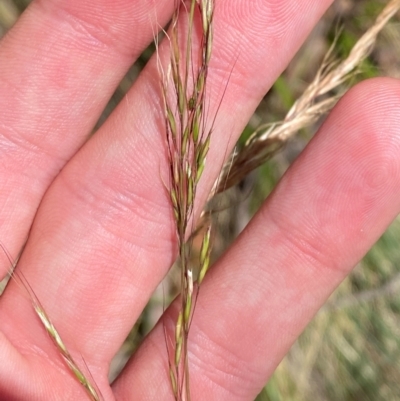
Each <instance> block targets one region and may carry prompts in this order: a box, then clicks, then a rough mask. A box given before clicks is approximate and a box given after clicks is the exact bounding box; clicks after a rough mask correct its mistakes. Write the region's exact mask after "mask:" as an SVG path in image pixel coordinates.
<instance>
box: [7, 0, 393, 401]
mask: <svg viewBox="0 0 400 401" xmlns="http://www.w3.org/2000/svg"><path fill="white" fill-rule="evenodd" d="M330 3H331V2H330V1H311V0H308V1H306V0H303V1H298V2H289V1H285V2H282V1H276V2H274V1H269V2H267V1H264V2H252V3H250V2H249V1H248V0H246V1H242V0H241V1H236V2H232V1H228V0H226V1H221V2H218V4H217V10H216V16H215V41H214V49H215V50H214V53H213V59H212V64H211V67H210V78H209V79H210V81H209V83H210V88H212V90H209V92H208V93H209V95H210V96H211V105H212V107H214V109H216V108H217V106H218V102H219V98H218V96H220V94H221V91H220V90H219V89H220V88H221V87H223V86H224V84H225V83H224V81H223V80H224V79H226V78H227V77H228V75H229V72H230V70H231V69H232V64H233V60H236V59H237V61H236V63H235V66H234V70H233V73H232V76H231V78H230V80H229V84H228V88H227V91H226V93H225V96H224V99H223V102H222V104H221V107H220V109H219V110H218V115H217V121H216V124H215V129H214V132H213V140H212V146H211V150H210V155H209V158H208V159H209V160H211V161H213V163H208V165H207V171H206V173H205V176H204V185H203V187H202V188H201V189H200V191H199V199H203V200H204V199H205V197H206V193H207V187H208V188H209V187H210V185H211V184H212V182H213V180H214V178H215V176H216V175H217V172H218V171H217V170H218V167H219V166H220V165H221V164H222V158H223V155H224V154H226V149H227V147H229V146H231V145H232V143H233V142H234V141H235V140H236V139H237V137H238V135H239V134H240V132H241V129H242V127H243V126H244V124H245V123H246V122H247V120H248V119H249V117H250V116H251V114H252V112H253V110H254V108H255V107H256V105H257V104H258V102H259V101H260V99H261V98H262V96H263V95H264V93H265V92H266V91H267V90H268V88H269V87H270V86H271V84H272V83H273V81H274V80H275V79H276V77H277V76H278V75H279V73H280V72H281V71H282V70H283V68H284V67H285V66H286V64H287V62H288V61H289V60H290V59H291V58H292V56H293V54H294V52H295V51H296V50H297V48H298V47H299V46H300V44H301V42H302V41H303V40H304V38H305V37H306V36H307V34H308V33H309V31H310V30H311V29H312V27H313V25H314V24H315V23H316V22H317V20H318V19H319V18H320V16H321V14H322V13H323V12H324V10H325V9H326V8H327V7H328V6H329V4H330ZM173 5H174V2H171V1H164V0H160V1H158V2H156V3H155V4H148V2H143V1H142V2H140V1H132V0H130V1H126V0H116V1H113V2H111V1H107V0H98V1H96V2H94V1H86V2H78V1H76V0H72V1H71V0H70V1H62V0H53V1H50V0H47V1H46V0H43V1H41V2H39V1H36V2H34V3H33V4H32V6H31V7H30V9H29V10H28V11H27V12H26V13H25V14H24V15H23V17H22V18H21V19H20V21H19V22H18V24H17V25H16V26H15V27H14V28H13V29H12V31H10V33H9V34H8V36H7V37H6V38H5V39H3V41H2V42H1V44H0V60H2V63H1V64H0V121H1V126H0V133H1V139H0V141H1V142H0V143H1V149H2V151H1V153H0V157H1V163H0V166H1V167H0V177H1V180H2V183H3V185H2V189H3V191H2V192H1V194H0V205H1V222H2V225H1V240H2V242H3V243H4V244H5V245H6V246H7V248H8V249H9V251H10V252H11V254H14V255H15V254H17V253H18V250H19V249H20V248H21V246H22V244H23V242H24V241H25V238H26V236H27V235H28V232H29V229H30V226H31V224H32V223H33V226H32V229H31V231H30V232H29V238H28V242H27V244H26V247H25V250H24V253H23V255H22V257H21V260H20V262H19V265H18V270H19V271H21V272H22V273H23V275H24V277H26V279H27V281H28V282H29V284H30V285H31V287H32V288H33V290H34V291H35V293H36V295H37V296H38V298H39V299H40V301H41V303H42V304H43V306H44V308H45V310H46V312H47V313H48V315H49V316H50V317H51V319H52V321H53V323H54V324H55V326H56V327H57V329H58V331H59V332H60V334H61V335H62V337H63V339H64V341H65V343H66V344H67V346H68V348H69V350H70V351H71V353H72V354H73V355H75V356H77V358H76V359H77V360H78V361H79V359H80V356H82V357H83V359H84V360H85V362H86V364H87V366H88V370H89V371H90V373H91V375H92V376H93V379H94V381H95V383H96V384H97V386H98V387H99V388H100V389H101V392H102V395H103V397H104V399H105V400H112V399H114V398H115V399H118V400H136V399H140V400H152V399H154V400H158V399H162V400H168V399H171V400H172V398H173V397H172V391H171V388H170V384H169V381H168V363H167V355H166V350H165V340H164V331H163V326H162V325H163V323H162V322H160V323H159V324H158V326H157V327H156V328H155V329H154V330H153V332H152V333H151V334H150V335H149V337H148V338H147V339H146V340H145V342H144V344H143V345H142V346H141V348H140V349H139V350H138V352H137V353H136V354H135V356H134V357H133V359H132V361H131V362H130V363H129V365H128V366H127V368H126V369H125V371H124V372H123V373H122V375H121V376H120V377H119V378H118V379H117V380H116V381H115V383H113V385H112V386H111V387H110V386H109V384H108V381H107V373H108V367H109V363H110V360H111V358H112V357H113V355H114V354H115V353H116V351H117V350H118V348H119V346H120V345H121V343H122V342H123V340H124V339H125V337H126V335H127V333H128V332H129V330H130V328H131V327H132V325H133V323H134V322H135V320H136V319H137V317H138V316H139V314H140V312H141V311H142V309H143V307H144V305H145V304H146V302H147V300H148V299H149V297H150V295H151V293H152V292H153V290H154V288H155V287H156V286H157V284H158V283H159V282H160V280H161V279H162V277H163V276H164V275H165V273H166V271H167V269H168V268H169V266H170V264H171V262H172V260H173V259H174V257H175V255H176V253H175V245H176V244H175V243H174V225H173V224H174V223H173V219H172V215H171V207H170V203H169V199H168V196H167V195H166V191H165V189H164V186H163V181H162V177H163V173H164V172H166V171H167V160H166V158H165V139H164V137H163V135H164V133H163V128H164V127H163V121H162V119H163V113H162V105H161V101H160V90H159V76H158V72H157V69H156V64H155V60H152V61H151V62H150V63H149V65H148V66H147V68H146V69H145V70H144V71H143V73H142V74H141V76H140V78H139V79H138V81H137V82H136V83H135V85H134V87H133V88H132V90H131V91H130V92H129V93H128V95H127V97H126V99H124V100H123V101H122V102H121V104H120V105H119V106H118V108H117V109H116V110H115V112H114V113H113V114H112V115H111V116H110V117H109V118H108V120H107V121H106V122H105V124H104V125H103V126H102V127H101V128H100V130H99V131H98V132H97V133H96V134H95V135H94V136H93V137H92V138H90V139H89V140H88V141H87V142H86V143H85V144H84V145H83V143H84V141H85V139H86V138H87V136H88V134H89V133H90V131H91V129H92V127H93V126H94V124H95V122H96V121H97V119H98V117H99V115H100V114H101V112H102V110H103V108H104V106H105V104H106V103H107V100H108V99H109V97H110V95H111V94H112V92H113V91H114V89H115V87H116V85H117V83H118V82H119V81H120V79H121V78H122V77H123V75H124V73H125V72H126V70H127V69H128V67H129V66H130V65H131V63H132V62H133V61H134V59H135V58H136V57H137V56H138V55H139V54H140V52H141V51H142V50H143V48H144V47H145V46H146V45H147V44H148V43H149V42H150V41H151V40H152V35H153V29H154V25H153V29H152V24H151V21H153V22H154V15H157V19H158V22H159V23H160V24H161V25H164V24H165V23H166V21H167V20H168V19H169V17H170V15H171V13H172V8H173ZM238 55H239V56H238ZM214 88H215V90H214ZM399 93H400V86H399V84H398V82H397V81H394V80H389V79H379V80H374V81H370V82H365V83H363V84H361V85H359V86H358V87H356V88H355V89H353V90H352V91H350V92H349V93H348V94H347V95H346V96H345V97H344V99H343V100H342V101H341V102H340V103H339V104H338V106H337V107H336V108H335V109H334V111H333V112H332V113H331V115H330V117H329V118H328V119H327V121H326V122H325V124H324V125H323V126H322V127H321V129H320V131H319V133H318V134H317V135H316V137H315V139H314V140H313V141H312V142H311V143H310V145H309V146H308V147H307V149H306V150H305V151H304V152H303V153H302V155H301V156H300V157H299V158H298V160H297V161H296V162H295V163H294V164H293V166H292V167H291V168H290V170H289V171H288V172H287V174H286V175H285V176H284V178H283V179H282V181H281V182H280V184H279V186H278V187H277V189H276V190H275V191H274V193H273V194H272V195H271V196H270V197H269V199H268V200H267V201H266V203H265V204H264V206H263V207H262V209H261V210H260V212H259V213H258V214H257V215H256V216H255V218H254V219H253V221H252V222H251V223H250V224H249V226H248V227H247V228H246V230H245V231H244V232H243V234H242V235H241V236H240V237H239V239H238V240H237V241H236V242H235V244H234V245H233V246H232V248H231V249H230V250H229V251H228V252H227V253H226V254H225V255H224V256H223V258H221V260H220V261H219V262H218V263H217V264H216V265H215V267H213V269H212V270H211V271H210V272H209V274H208V276H207V277H206V279H205V281H204V284H203V286H202V292H201V295H200V297H199V300H198V304H197V308H196V313H195V318H194V321H193V324H192V326H191V339H190V348H189V352H190V362H191V372H192V376H191V377H192V387H193V390H192V395H193V399H194V400H197V399H207V400H214V399H215V400H225V399H226V400H252V399H254V397H255V395H256V394H257V393H258V391H259V390H260V388H261V387H262V385H263V383H264V382H265V381H266V380H267V379H268V377H269V376H270V375H271V374H272V372H273V370H274V369H275V367H276V365H277V364H278V363H279V361H280V360H281V358H282V357H283V355H284V354H285V353H286V352H287V350H288V349H289V347H290V345H291V344H292V343H293V341H294V340H295V339H296V337H297V336H298V335H299V334H300V332H301V331H302V330H303V328H304V327H305V325H306V324H307V323H308V322H309V320H310V319H311V318H312V316H313V314H314V313H315V312H316V311H317V310H318V308H319V307H320V306H321V305H322V304H323V302H324V301H325V300H326V298H327V297H328V296H329V294H330V293H331V292H332V291H333V289H334V288H335V287H336V286H337V285H338V283H340V281H341V280H342V279H343V278H344V277H345V276H346V274H348V273H349V271H350V270H351V268H352V266H354V265H355V263H356V262H357V261H358V260H359V259H360V258H361V257H362V256H363V254H364V253H365V252H366V251H367V250H368V248H369V247H370V246H371V245H372V244H373V243H374V242H375V240H376V239H377V238H378V237H379V236H380V234H381V233H382V232H383V230H384V229H385V227H386V226H387V225H388V224H389V223H390V221H391V220H392V219H393V218H394V217H395V216H396V214H397V213H398V211H399V210H400V199H399V197H398V188H399V182H400V161H399V160H398V159H399V158H398V151H399V146H400V138H399V129H398V126H399V124H398V123H397V121H398V119H399V111H398V110H399V100H400V97H399ZM210 114H211V115H212V111H210ZM227 132H228V133H229V134H227ZM227 142H231V143H230V144H228V143H227ZM82 145H83V146H82ZM199 202H200V201H199ZM2 269H3V270H2V272H1V273H2V275H4V274H5V273H6V270H7V266H6V264H5V263H4V264H3V265H2ZM0 313H1V316H2V318H1V321H0V329H1V334H0V360H1V361H2V363H1V365H0V398H1V399H4V400H12V401H14V400H57V399H60V400H77V399H82V400H84V399H85V396H86V395H85V393H84V391H83V389H82V388H81V387H80V386H79V384H78V383H77V382H76V381H75V379H74V378H73V377H72V376H71V374H70V373H69V371H68V369H67V368H66V366H65V364H64V363H63V361H62V359H61V358H60V355H59V354H58V352H57V350H56V349H55V347H54V345H53V344H52V343H51V341H50V340H49V338H48V336H47V334H46V333H45V331H44V330H43V328H42V326H41V325H40V323H39V321H38V318H37V316H36V315H35V313H34V312H33V309H32V306H31V304H30V301H29V299H27V297H26V294H24V292H23V291H21V288H20V287H18V286H17V285H16V284H15V283H11V284H10V286H9V287H8V288H7V291H6V293H5V294H4V296H3V297H2V299H1V302H0ZM163 322H164V323H165V325H166V327H167V329H168V330H171V331H172V330H173V327H174V322H175V314H174V308H171V309H170V310H168V311H167V312H166V315H165V316H164V318H163Z"/></svg>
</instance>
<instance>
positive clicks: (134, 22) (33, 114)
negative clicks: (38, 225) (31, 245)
mask: <svg viewBox="0 0 400 401" xmlns="http://www.w3.org/2000/svg"><path fill="white" fill-rule="evenodd" d="M172 6H173V4H171V2H170V1H157V2H154V4H153V5H151V6H150V5H149V4H148V3H147V2H142V1H132V0H117V1H110V0H101V1H98V0H96V1H85V2H81V1H75V0H73V1H71V0H57V1H56V0H43V1H36V2H34V3H33V4H32V5H31V7H29V8H28V10H27V11H26V12H25V13H24V14H23V16H22V17H21V19H20V20H19V21H18V23H17V24H16V26H15V27H14V28H13V29H12V30H11V31H10V32H9V33H8V34H7V36H6V37H5V38H4V39H3V41H2V42H1V43H0V60H2V61H1V63H0V122H1V123H0V147H1V149H2V151H1V153H0V179H1V182H2V191H1V194H0V210H1V220H0V221H1V231H0V238H1V240H2V242H4V243H5V244H6V246H7V249H8V250H9V251H10V252H11V253H12V254H13V255H16V254H17V251H18V250H19V248H20V247H21V243H22V242H23V241H24V240H25V239H26V236H27V233H28V230H29V227H30V225H31V223H32V219H33V216H34V214H35V212H36V210H37V207H38V205H39V202H40V200H41V198H42V196H43V193H44V192H45V190H46V189H47V187H48V185H49V184H50V183H51V182H52V180H53V179H54V177H55V176H56V175H57V174H58V172H59V171H60V169H61V168H62V167H63V165H64V164H65V162H66V161H67V160H68V159H69V158H70V157H71V156H72V155H73V154H74V153H75V152H76V150H77V149H78V148H79V147H80V146H81V145H82V142H83V141H84V140H85V139H86V138H87V136H88V134H89V133H90V131H91V130H92V129H93V127H94V125H95V123H96V121H97V120H98V118H99V116H100V114H101V112H102V111H103V109H104V107H105V105H106V103H107V102H108V100H109V98H110V96H111V94H112V93H113V91H114V90H115V88H116V86H117V84H118V82H119V81H120V80H121V78H122V77H123V75H124V74H125V73H126V71H127V69H128V68H129V66H130V65H131V63H132V62H133V61H134V60H135V59H136V57H137V56H138V55H139V54H140V52H141V51H142V50H143V48H144V47H145V46H146V45H147V44H148V43H149V42H150V41H151V40H152V37H153V32H154V30H155V29H156V21H155V18H154V16H155V15H157V16H158V19H159V23H160V24H164V23H165V22H166V21H167V19H168V18H169V16H170V13H171V11H172ZM7 267H8V266H6V265H4V264H3V265H1V267H0V279H1V278H2V277H3V275H4V274H5V271H6V269H7Z"/></svg>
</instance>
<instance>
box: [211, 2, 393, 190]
mask: <svg viewBox="0 0 400 401" xmlns="http://www.w3.org/2000/svg"><path fill="white" fill-rule="evenodd" d="M399 9H400V0H391V1H390V2H389V3H388V4H387V5H386V7H385V8H384V9H383V10H382V12H381V13H380V14H379V15H378V17H377V19H376V20H375V23H374V25H372V26H371V27H370V28H369V29H368V30H367V31H366V32H365V33H364V35H363V36H362V37H361V38H360V39H359V40H358V41H357V43H356V44H355V45H354V47H353V48H352V50H351V52H350V54H349V55H348V57H347V58H346V59H345V60H343V61H341V62H337V61H332V60H331V54H332V49H330V51H329V52H328V54H327V55H326V57H325V59H324V61H323V63H322V65H321V67H320V69H319V70H318V73H317V75H316V77H315V78H314V80H313V81H312V82H311V84H310V85H309V86H308V87H307V89H306V90H305V91H304V93H303V94H302V95H301V97H300V98H299V99H298V100H297V101H296V102H295V103H294V105H293V106H292V107H291V109H290V110H289V112H288V113H287V115H286V117H285V118H284V120H283V121H280V122H276V123H272V124H265V125H261V126H260V127H259V128H258V129H257V130H256V131H255V132H254V133H253V134H252V135H251V136H250V138H249V139H248V140H247V142H246V144H245V146H244V147H243V148H242V149H241V150H240V151H239V152H237V153H235V154H234V155H233V156H232V159H231V160H230V161H228V163H226V165H225V167H224V169H223V171H222V173H221V176H220V178H219V179H218V180H217V182H216V184H215V185H214V189H213V192H212V194H217V193H220V192H223V191H224V190H225V189H228V188H230V187H232V186H233V185H235V184H238V183H239V182H240V181H241V180H242V179H243V178H244V177H245V176H246V175H247V174H249V173H250V172H251V171H253V170H254V169H256V168H257V167H259V166H261V165H262V164H263V163H265V162H266V161H267V160H269V159H270V158H271V157H272V156H274V155H275V154H276V152H277V151H278V150H279V149H281V147H282V146H283V145H284V144H285V143H286V142H287V141H288V140H289V139H290V138H291V137H293V136H294V135H295V134H296V133H297V132H299V130H301V129H302V128H304V127H307V126H310V125H312V124H313V123H315V122H316V121H317V120H318V119H319V118H320V117H321V116H322V115H324V114H326V113H328V112H329V111H330V110H331V109H332V108H333V106H334V105H335V104H336V103H337V101H338V100H339V99H340V97H341V96H342V95H343V94H344V90H341V91H340V92H339V94H337V95H330V96H328V98H323V96H324V95H329V92H331V91H332V90H334V89H338V88H339V87H340V86H341V85H342V84H344V83H346V81H347V80H348V79H349V78H350V77H351V76H352V74H354V71H356V69H357V67H358V66H359V65H360V63H361V62H362V61H363V60H364V59H365V58H366V57H368V55H369V54H370V52H371V51H372V49H373V47H374V45H375V42H376V39H377V36H378V34H379V33H380V31H381V30H382V29H383V28H384V26H385V25H386V24H387V22H388V21H389V20H390V18H391V17H393V16H394V15H395V14H396V13H397V11H399ZM221 183H223V185H221Z"/></svg>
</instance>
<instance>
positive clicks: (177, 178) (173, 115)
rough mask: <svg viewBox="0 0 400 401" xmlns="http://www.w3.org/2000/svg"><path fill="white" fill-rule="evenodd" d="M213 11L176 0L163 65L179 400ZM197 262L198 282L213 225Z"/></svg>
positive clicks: (185, 382) (205, 140)
mask: <svg viewBox="0 0 400 401" xmlns="http://www.w3.org/2000/svg"><path fill="white" fill-rule="evenodd" d="M213 16H214V1H213V0H191V1H188V2H178V4H177V8H176V11H175V13H174V15H173V17H172V22H171V28H170V33H169V36H168V38H169V42H170V60H169V66H168V68H167V72H166V73H165V74H164V72H163V71H164V70H163V68H162V67H161V66H160V71H161V76H162V93H163V100H164V111H165V125H166V134H167V143H168V155H169V168H170V187H169V193H170V199H171V205H172V208H173V212H174V213H173V214H174V218H175V224H176V233H177V240H178V249H179V260H180V265H181V301H182V304H181V310H180V312H179V315H178V318H177V322H176V327H175V344H174V357H173V358H171V359H172V360H173V362H170V377H171V384H172V387H173V391H174V395H175V399H176V400H190V387H189V367H188V352H187V345H188V334H189V327H190V322H191V318H192V315H193V310H194V304H195V293H194V291H195V290H194V289H195V283H194V273H193V266H192V264H191V263H190V262H189V256H190V248H191V245H190V243H188V242H187V237H188V236H190V234H191V232H190V228H191V227H192V224H191V223H193V210H194V202H195V197H196V191H197V186H198V184H199V181H200V178H201V176H202V173H203V171H204V167H205V162H206V157H207V153H208V150H209V147H210V138H211V130H212V127H208V126H207V121H206V116H205V114H206V113H205V112H206V104H205V103H206V87H207V77H208V69H209V63H210V59H211V52H212V38H213ZM198 22H199V24H200V29H199V30H200V32H201V33H200V36H201V37H200V41H199V47H198V50H196V49H197V46H196V48H195V46H194V42H195V38H194V32H195V25H196V24H197V23H198ZM184 25H185V26H186V31H185V30H184V28H183V26H184ZM196 28H197V26H196ZM183 32H186V33H185V34H184V33H183ZM181 35H182V36H181ZM196 39H197V38H196ZM182 49H183V50H182ZM171 88H172V89H171ZM199 264H200V267H199V274H198V282H197V283H198V285H200V283H201V282H202V280H203V279H204V276H205V274H206V272H207V269H208V266H209V264H210V229H208V230H207V231H206V234H205V236H204V238H203V242H202V247H201V255H200V261H199Z"/></svg>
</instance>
